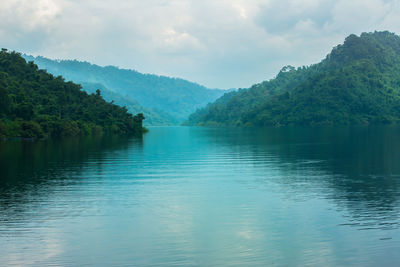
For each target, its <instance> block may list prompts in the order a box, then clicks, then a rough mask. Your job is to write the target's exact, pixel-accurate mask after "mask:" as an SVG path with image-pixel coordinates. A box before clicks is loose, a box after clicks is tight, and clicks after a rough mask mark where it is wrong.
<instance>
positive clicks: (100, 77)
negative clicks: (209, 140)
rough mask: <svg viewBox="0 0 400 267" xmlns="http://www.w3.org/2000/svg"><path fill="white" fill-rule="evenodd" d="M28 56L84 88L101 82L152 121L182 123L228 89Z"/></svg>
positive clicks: (107, 95)
mask: <svg viewBox="0 0 400 267" xmlns="http://www.w3.org/2000/svg"><path fill="white" fill-rule="evenodd" d="M24 57H25V58H26V59H27V60H28V61H34V62H35V63H36V64H37V65H38V66H39V67H40V68H42V69H46V70H47V71H48V72H50V73H52V74H54V75H62V76H63V77H65V78H66V79H67V80H71V81H74V82H76V83H80V84H82V85H83V89H84V90H88V91H90V90H92V89H93V85H95V84H96V85H98V86H99V87H101V88H99V89H101V90H102V91H105V92H104V94H103V95H104V98H105V99H107V100H109V101H111V100H114V101H115V102H116V103H118V104H121V105H126V106H127V107H128V109H129V110H130V111H132V112H137V111H140V112H143V113H144V115H145V117H146V123H150V124H152V125H163V124H177V123H180V122H182V121H183V120H185V119H187V117H188V116H189V115H190V114H191V113H193V112H194V111H195V110H196V109H198V108H201V107H204V106H206V105H207V104H208V103H210V102H213V101H214V100H216V99H217V98H218V97H220V96H222V95H223V94H224V93H225V92H226V91H225V90H218V89H208V88H206V87H204V86H201V85H198V84H196V83H192V82H189V81H186V80H183V79H177V78H170V77H165V76H157V75H152V74H142V73H139V72H137V71H134V70H126V69H119V68H117V67H113V66H107V67H101V66H98V65H93V64H90V63H88V62H80V61H76V60H51V59H47V58H44V57H32V56H27V55H25V56H24ZM89 84H91V85H90V86H89ZM106 91H107V92H106ZM111 92H112V93H113V94H111Z"/></svg>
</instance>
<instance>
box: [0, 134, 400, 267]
mask: <svg viewBox="0 0 400 267" xmlns="http://www.w3.org/2000/svg"><path fill="white" fill-rule="evenodd" d="M399 137H400V128H398V127H365V128H309V129H304V128H278V129H240V128H190V127H165V128H162V127H161V128H156V127H153V128H150V132H149V133H148V134H146V135H145V136H144V137H143V138H142V139H134V138H133V139H123V138H119V139H118V138H102V139H95V140H91V139H70V140H64V141H62V142H61V141H56V140H53V141H42V142H25V143H21V142H18V141H12V142H7V143H5V144H4V143H3V144H0V177H1V179H0V248H1V249H0V266H13V265H15V266H21V265H22V266H86V265H90V266H268V265H269V266H271V265H272V266H399V264H400V253H399V252H400V138H399Z"/></svg>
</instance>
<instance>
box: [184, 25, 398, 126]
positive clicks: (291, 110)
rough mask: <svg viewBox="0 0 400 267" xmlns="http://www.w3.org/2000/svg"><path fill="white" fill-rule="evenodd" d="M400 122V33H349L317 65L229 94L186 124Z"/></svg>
mask: <svg viewBox="0 0 400 267" xmlns="http://www.w3.org/2000/svg"><path fill="white" fill-rule="evenodd" d="M399 121H400V37H399V36H397V35H395V34H394V33H390V32H387V31H385V32H374V33H363V34H361V35H360V36H356V35H350V36H348V37H347V38H346V39H345V41H344V43H343V44H341V45H338V46H337V47H335V48H334V49H333V50H332V52H331V53H330V54H329V55H328V56H327V57H326V58H325V59H324V60H322V61H321V62H320V63H318V64H314V65H311V66H308V67H300V68H297V69H296V68H294V67H291V66H286V67H284V68H283V69H282V70H281V71H280V72H279V74H278V75H277V76H276V77H275V78H274V79H271V80H269V81H265V82H262V83H260V84H256V85H254V86H252V87H251V88H249V89H245V90H244V89H242V90H239V91H238V92H233V93H227V94H225V95H224V96H222V97H221V98H220V99H218V100H217V101H215V102H214V103H212V104H209V105H208V106H207V107H205V108H203V109H200V110H198V111H197V112H195V113H194V114H192V115H191V116H190V117H189V119H188V121H187V122H186V124H189V125H214V126H219V125H232V126H241V125H242V126H280V125H319V124H322V125H326V124H328V125H350V124H351V125H357V124H380V123H398V122H399Z"/></svg>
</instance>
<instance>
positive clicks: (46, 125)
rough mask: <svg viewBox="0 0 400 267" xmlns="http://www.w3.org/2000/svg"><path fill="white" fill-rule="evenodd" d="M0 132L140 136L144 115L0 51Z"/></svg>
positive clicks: (26, 135)
mask: <svg viewBox="0 0 400 267" xmlns="http://www.w3.org/2000/svg"><path fill="white" fill-rule="evenodd" d="M0 119H1V120H0V136H3V137H4V136H5V137H24V138H32V137H37V138H41V137H44V136H49V135H55V136H76V135H89V134H98V133H101V132H112V133H116V134H141V133H142V131H143V127H142V120H143V119H144V117H143V114H139V115H137V116H132V115H131V114H129V113H128V112H127V109H126V108H121V107H119V106H117V105H115V104H112V103H107V102H106V101H105V100H104V99H103V98H102V97H101V95H100V92H99V93H98V94H90V95H89V94H87V93H86V92H84V91H81V87H80V85H77V84H74V83H72V82H65V81H64V79H63V78H62V77H61V76H58V77H54V76H53V75H51V74H48V73H47V72H46V71H44V70H39V69H38V67H37V65H35V64H34V63H33V62H29V63H27V62H26V61H25V60H24V59H23V58H22V57H21V55H20V54H19V53H16V52H8V51H7V50H6V49H3V50H2V51H1V52H0Z"/></svg>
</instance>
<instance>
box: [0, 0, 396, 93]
mask: <svg viewBox="0 0 400 267" xmlns="http://www.w3.org/2000/svg"><path fill="white" fill-rule="evenodd" d="M375 30H389V31H391V32H395V33H397V34H398V33H400V1H399V0H351V1H349V0H298V1H294V0H112V1H111V0H109V1H105V0H1V5H0V46H1V47H4V48H8V49H10V50H16V51H18V52H22V53H26V54H32V55H42V56H45V57H49V58H53V59H78V60H81V61H89V62H91V63H94V64H98V65H102V66H105V65H114V66H119V67H121V68H128V69H134V70H137V71H139V72H143V73H153V74H158V75H167V76H173V77H180V78H183V79H188V80H190V81H193V82H197V83H199V84H202V85H205V86H207V87H209V88H222V89H228V88H240V87H241V88H247V87H249V86H251V85H252V84H255V83H258V82H261V81H264V80H268V79H271V78H273V77H274V76H275V75H276V74H277V73H278V72H279V70H280V69H281V68H282V67H283V66H285V65H293V66H296V67H298V66H303V65H310V64H313V63H318V62H319V61H320V60H322V59H323V58H325V56H326V55H327V54H328V53H329V52H330V51H331V49H332V48H333V47H334V46H336V45H338V44H340V43H343V41H344V39H345V37H346V36H348V35H350V34H352V33H354V34H357V35H359V34H360V33H362V32H371V31H375Z"/></svg>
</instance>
